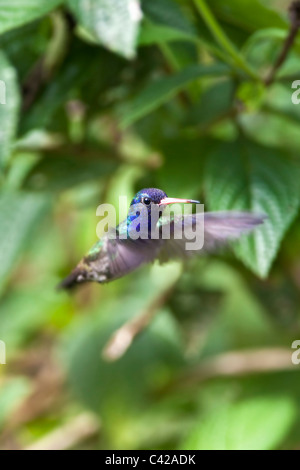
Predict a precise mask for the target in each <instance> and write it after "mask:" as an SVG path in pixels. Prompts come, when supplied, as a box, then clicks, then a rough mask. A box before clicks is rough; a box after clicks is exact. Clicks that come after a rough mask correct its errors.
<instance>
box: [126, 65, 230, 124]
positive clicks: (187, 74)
mask: <svg viewBox="0 0 300 470" xmlns="http://www.w3.org/2000/svg"><path fill="white" fill-rule="evenodd" d="M228 71H229V68H228V67H227V66H226V65H224V64H214V65H207V66H206V65H191V66H189V67H187V68H186V69H184V70H182V71H181V72H179V73H177V74H176V75H172V76H170V77H165V78H161V79H159V80H156V81H155V82H153V83H151V84H150V85H149V86H148V87H146V88H145V89H144V90H142V91H141V93H140V94H139V95H137V96H136V97H135V98H134V99H133V100H132V101H131V103H128V106H125V107H124V109H123V111H122V118H121V126H122V127H123V128H124V127H127V126H129V125H130V124H133V123H134V122H135V121H137V120H138V119H140V118H142V117H143V116H146V115H147V114H149V113H150V112H152V111H154V110H155V109H157V108H158V107H159V106H161V105H162V104H164V103H166V102H167V101H169V100H170V99H171V98H173V96H174V95H176V94H177V93H178V92H180V91H181V90H183V89H184V88H185V87H186V86H187V85H188V84H190V83H192V82H194V81H196V80H198V79H200V78H203V77H218V76H222V75H226V74H228Z"/></svg>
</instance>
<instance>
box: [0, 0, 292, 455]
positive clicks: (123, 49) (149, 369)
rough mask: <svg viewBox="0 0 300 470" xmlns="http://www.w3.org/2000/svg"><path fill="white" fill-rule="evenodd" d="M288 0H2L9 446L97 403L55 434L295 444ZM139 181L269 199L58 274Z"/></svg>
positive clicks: (173, 444)
mask: <svg viewBox="0 0 300 470" xmlns="http://www.w3.org/2000/svg"><path fill="white" fill-rule="evenodd" d="M87 5H88V6H89V8H88V7H87ZM287 8H288V2H282V1H281V2H278V1H275V0H255V1H254V0H251V1H250V0H247V1H246V0H243V1H240V0H226V2H224V1H221V0H210V2H208V1H207V0H206V1H204V0H190V1H184V0H141V2H139V1H138V0H90V1H89V2H88V4H87V2H85V1H84V0H47V1H46V0H39V1H37V0H23V1H22V4H21V6H20V1H19V0H10V2H7V1H6V0H0V47H1V52H0V79H1V80H3V81H4V82H5V85H6V90H5V92H6V104H1V105H0V143H1V145H0V187H1V194H0V220H1V224H0V294H1V307H0V339H1V340H2V341H4V342H5V344H6V355H7V358H6V362H7V364H6V365H0V427H1V434H0V447H1V448H3V449H5V448H28V447H30V446H31V447H32V446H33V447H34V446H37V447H38V444H36V443H38V442H39V440H40V439H42V438H45V436H46V438H47V439H48V441H47V442H48V447H49V446H50V447H51V445H50V444H49V442H51V439H52V438H53V436H54V435H55V431H56V430H62V429H63V430H65V431H64V432H65V433H66V434H67V433H69V434H72V425H70V426H69V427H65V426H66V424H68V423H71V424H72V422H73V421H72V420H73V419H74V418H75V417H76V416H81V415H82V414H84V413H86V412H89V413H91V415H89V416H92V417H93V418H92V419H93V420H94V421H93V423H95V422H96V426H95V425H94V424H93V425H90V428H91V429H90V433H89V432H87V434H84V433H83V435H82V440H81V439H80V436H79V438H78V436H77V440H76V439H75V440H74V441H72V436H71V440H69V437H70V436H69V435H68V436H67V439H66V442H67V443H68V444H64V442H65V441H64V439H62V442H61V443H60V445H59V446H60V447H61V448H63V447H64V445H66V446H67V447H69V446H71V447H75V448H88V449H93V448H97V449H98V448H99V449H105V448H112V449H141V448H156V449H249V448H250V449H253V448H254V449H285V448H298V447H299V443H300V407H299V402H300V376H299V370H298V367H299V366H297V365H293V364H292V362H291V355H292V352H293V350H292V349H291V344H292V342H293V341H294V340H295V339H299V338H300V321H299V320H300V244H299V239H300V238H299V237H300V224H299V221H300V219H299V206H300V189H299V181H300V165H299V161H300V160H299V158H300V157H299V148H300V133H299V119H300V107H299V106H297V105H294V104H293V103H292V100H291V96H292V91H293V90H292V88H291V85H292V82H293V81H294V80H297V79H298V80H300V69H299V61H300V36H299V35H298V36H297V37H296V39H295V41H294V43H293V44H292V45H291V47H290V48H289V50H288V54H287V56H286V58H285V61H283V63H282V64H281V66H280V67H279V68H278V70H277V71H276V74H275V73H273V72H275V69H274V67H275V64H276V60H277V58H278V57H279V55H280V52H281V51H282V48H283V44H284V41H285V40H286V37H287V36H288V34H289V28H290V20H289V16H288V13H287ZM272 74H273V76H272ZM270 76H272V80H268V78H269V77H270ZM142 187H161V188H162V189H163V190H164V191H166V192H167V193H168V195H169V196H174V197H187V198H199V199H200V200H201V201H202V202H204V203H205V206H206V208H207V210H231V209H238V210H239V209H249V210H251V211H254V212H256V211H257V212H264V213H266V214H267V215H268V216H269V218H268V221H267V222H266V223H265V224H264V226H263V227H262V228H261V229H259V230H257V231H256V232H255V233H254V234H253V235H252V236H251V237H247V238H246V239H244V240H243V241H242V242H241V243H239V244H236V245H235V246H234V247H233V248H232V250H229V251H226V252H224V253H220V254H219V255H214V256H210V257H205V258H204V257H203V258H201V257H200V258H199V259H195V260H193V261H192V262H191V263H189V265H188V266H182V265H181V264H180V263H178V262H177V263H172V264H170V265H164V266H159V265H156V264H155V265H154V266H146V267H144V268H142V269H141V270H139V271H138V272H136V273H133V274H131V275H129V276H127V277H125V278H122V279H120V280H118V281H116V282H114V283H112V284H109V285H105V286H99V285H96V284H93V285H92V284H91V285H87V286H84V287H82V288H81V289H78V290H77V291H76V293H72V295H68V294H66V293H61V292H59V293H58V292H57V291H56V290H55V286H56V284H57V283H58V282H59V281H60V280H61V278H62V277H63V276H65V275H66V274H68V272H69V271H70V269H72V268H73V267H74V265H75V264H76V263H77V262H78V260H79V259H80V258H81V257H82V255H83V254H84V253H86V252H87V250H88V249H89V248H90V246H91V245H92V244H93V243H94V242H95V240H96V225H97V222H98V220H97V217H96V208H97V206H98V205H99V204H100V203H102V202H109V203H112V204H115V205H116V210H117V211H119V207H118V197H119V195H126V196H128V197H129V198H130V197H132V196H133V194H134V193H135V192H136V191H137V190H139V189H141V188H142ZM120 210H121V209H120ZM120 216H121V217H124V216H125V213H123V212H122V213H121V214H120ZM147 312H148V314H149V312H150V313H151V312H152V314H151V315H152V317H153V318H152V321H151V322H150V324H149V325H148V326H147V327H146V328H145V329H144V330H143V331H142V332H141V333H140V334H139V335H138V336H137V337H136V338H135V339H134V341H133V343H132V344H131V345H130V346H129V348H128V350H127V351H126V352H125V353H124V354H123V355H122V356H121V357H120V358H119V359H117V360H116V361H114V362H111V361H108V360H107V357H105V355H104V354H103V350H105V349H104V348H105V347H107V343H108V341H109V339H110V338H111V336H112V335H113V334H114V332H115V331H116V330H117V329H118V328H119V327H121V325H123V324H124V323H126V322H128V321H129V322H130V321H132V319H134V318H136V317H139V316H143V315H145V314H146V315H147ZM84 416H85V415H84ZM70 442H71V444H70ZM46 447H47V446H46Z"/></svg>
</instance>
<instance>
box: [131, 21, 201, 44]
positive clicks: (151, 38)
mask: <svg viewBox="0 0 300 470" xmlns="http://www.w3.org/2000/svg"><path fill="white" fill-rule="evenodd" d="M174 41H190V42H196V41H197V37H196V36H195V35H193V34H191V33H187V32H185V31H182V30H179V29H175V28H173V27H169V26H162V25H158V24H155V23H152V22H151V21H145V22H144V23H143V25H142V29H141V33H140V35H139V45H141V46H149V45H152V44H161V43H165V42H174Z"/></svg>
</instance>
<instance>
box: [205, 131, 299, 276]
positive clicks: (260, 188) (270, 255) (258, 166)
mask: <svg viewBox="0 0 300 470" xmlns="http://www.w3.org/2000/svg"><path fill="white" fill-rule="evenodd" d="M208 162H209V163H208V166H207V170H206V189H207V193H206V194H207V201H208V206H209V209H210V210H216V211H222V210H245V209H249V210H251V211H253V212H255V213H260V214H261V213H263V214H266V215H267V216H268V220H266V221H265V222H264V224H263V226H262V227H260V228H257V229H256V230H255V231H254V233H253V234H252V235H249V236H246V237H244V238H243V240H241V242H240V243H238V244H237V245H236V247H235V252H236V253H237V255H238V257H239V258H240V259H241V260H242V261H243V262H244V263H245V264H246V265H247V266H248V267H249V268H250V269H252V271H254V272H255V273H256V274H258V275H260V276H262V277H265V276H267V274H268V272H269V269H270V267H271V264H272V262H273V260H274V258H275V256H276V254H277V252H278V250H279V247H280V243H281V241H282V238H283V237H284V234H285V233H286V231H287V229H288V228H289V226H290V224H291V222H292V221H293V220H294V218H295V216H296V215H297V212H298V209H299V205H300V191H299V185H298V181H299V177H300V167H299V165H298V164H296V163H295V162H293V161H291V160H290V159H289V158H288V156H286V155H284V154H282V153H281V152H279V151H276V150H273V149H270V148H267V147H263V146H259V145H256V144H253V143H252V142H250V141H247V140H240V141H239V142H237V143H234V144H222V145H220V146H219V148H218V149H217V150H215V151H214V152H213V153H212V154H211V155H210V157H209V159H208Z"/></svg>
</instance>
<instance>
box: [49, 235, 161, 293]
mask: <svg viewBox="0 0 300 470" xmlns="http://www.w3.org/2000/svg"><path fill="white" fill-rule="evenodd" d="M161 242H162V240H141V239H137V240H132V239H130V238H128V239H125V240H122V239H118V238H117V239H116V238H113V237H111V236H110V235H109V234H108V235H106V236H104V237H103V238H101V240H99V241H98V242H97V243H96V244H95V245H94V246H93V248H92V249H91V250H90V252H89V253H88V255H87V256H85V257H84V258H83V259H82V260H81V261H80V262H79V264H78V265H77V266H76V268H75V269H74V270H73V271H72V272H71V274H70V275H69V276H67V277H66V278H65V279H64V280H63V281H62V282H61V283H60V284H59V286H58V287H59V288H65V289H69V288H72V287H73V286H75V285H76V284H78V283H83V282H87V281H96V282H100V283H105V282H109V281H113V280H114V279H118V278H119V277H122V276H124V275H126V274H128V273H130V272H131V271H133V270H135V269H136V268H138V267H139V266H141V265H142V264H144V263H149V262H150V261H153V260H154V259H155V258H156V257H157V255H158V252H159V250H160V248H161Z"/></svg>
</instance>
